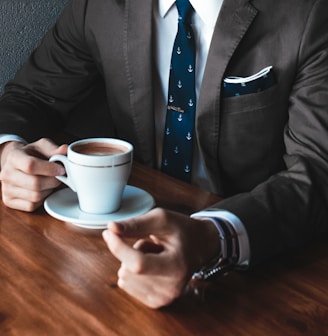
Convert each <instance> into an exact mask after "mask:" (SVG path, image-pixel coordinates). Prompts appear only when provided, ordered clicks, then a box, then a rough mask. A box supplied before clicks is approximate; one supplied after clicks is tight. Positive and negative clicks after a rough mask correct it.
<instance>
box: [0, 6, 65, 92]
mask: <svg viewBox="0 0 328 336" xmlns="http://www.w3.org/2000/svg"><path fill="white" fill-rule="evenodd" d="M68 1H69V0H0V94H1V93H2V91H3V87H4V85H5V83H6V82H7V81H8V80H9V79H11V78H12V77H13V75H14V74H15V72H16V70H17V69H18V68H19V67H20V65H21V64H22V62H23V61H24V60H25V59H26V57H27V56H28V55H29V54H30V53H31V51H32V50H33V49H34V48H35V47H36V46H37V45H38V44H39V42H40V40H41V39H42V37H43V35H44V34H45V32H46V31H47V30H48V29H49V28H50V27H51V26H53V24H54V22H55V20H56V18H57V17H58V15H59V14H60V12H61V11H62V9H63V8H64V6H65V5H66V4H67V2H68Z"/></svg>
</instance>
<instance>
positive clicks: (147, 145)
mask: <svg viewBox="0 0 328 336" xmlns="http://www.w3.org/2000/svg"><path fill="white" fill-rule="evenodd" d="M152 4H153V0H143V1H136V0H126V6H125V13H124V15H125V19H124V24H125V40H124V41H123V43H124V57H125V60H124V61H125V65H126V68H125V70H126V71H127V79H128V81H129V83H128V85H129V98H130V109H129V111H128V113H129V114H130V121H131V128H130V130H131V132H132V133H131V134H135V136H134V138H135V154H136V157H137V158H138V159H139V160H141V161H143V162H144V163H146V164H153V161H154V153H155V141H154V139H155V138H154V113H153V92H152V87H153V85H152V63H153V60H152V57H153V56H152V55H153V53H152V30H153V28H152ZM132 13H133V15H132Z"/></svg>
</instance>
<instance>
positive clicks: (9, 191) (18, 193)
mask: <svg viewBox="0 0 328 336" xmlns="http://www.w3.org/2000/svg"><path fill="white" fill-rule="evenodd" d="M52 191H53V188H51V189H45V190H35V191H34V190H27V189H24V188H21V187H19V186H13V185H10V186H8V185H7V184H3V185H2V193H3V196H2V198H3V201H4V202H6V204H7V203H9V202H10V200H13V199H21V200H27V201H28V202H31V203H39V202H42V201H43V200H44V198H45V197H47V196H48V195H49V194H50V193H51V192H52Z"/></svg>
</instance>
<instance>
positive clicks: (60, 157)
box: [49, 154, 76, 192]
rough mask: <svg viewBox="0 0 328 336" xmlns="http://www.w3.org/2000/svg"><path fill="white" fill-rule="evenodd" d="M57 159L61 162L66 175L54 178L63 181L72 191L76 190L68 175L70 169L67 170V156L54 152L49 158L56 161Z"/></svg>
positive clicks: (50, 160)
mask: <svg viewBox="0 0 328 336" xmlns="http://www.w3.org/2000/svg"><path fill="white" fill-rule="evenodd" d="M56 161H59V162H61V163H62V164H63V165H64V167H65V170H66V176H56V178H57V179H58V180H59V181H61V182H63V183H65V184H66V185H67V186H69V187H70V188H71V189H72V190H73V191H75V192H76V188H75V185H74V183H73V181H72V179H71V177H70V172H69V171H70V170H69V165H68V160H67V156H66V155H61V154H55V155H53V156H52V157H51V158H50V159H49V162H56Z"/></svg>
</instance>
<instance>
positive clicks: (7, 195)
mask: <svg viewBox="0 0 328 336" xmlns="http://www.w3.org/2000/svg"><path fill="white" fill-rule="evenodd" d="M0 148H1V151H0V163H1V172H0V181H1V185H2V186H1V189H2V201H3V202H4V204H5V205H6V206H8V207H10V208H13V209H18V210H23V211H29V212H32V211H34V210H36V209H37V208H38V207H40V206H41V205H42V204H43V201H44V199H45V198H46V197H47V196H48V195H49V194H51V192H52V191H53V190H54V189H55V188H56V187H58V186H59V185H60V182H59V181H58V180H57V179H56V178H55V176H57V175H64V174H65V169H64V167H62V166H61V165H59V164H57V163H54V162H49V161H48V159H49V158H50V157H51V156H52V155H54V154H66V152H67V145H62V146H60V147H58V146H57V145H55V144H54V143H53V142H52V141H50V140H49V139H40V140H38V141H36V142H34V143H31V144H28V145H24V144H22V143H20V142H16V141H10V142H7V143H5V144H3V145H2V146H1V147H0Z"/></svg>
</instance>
